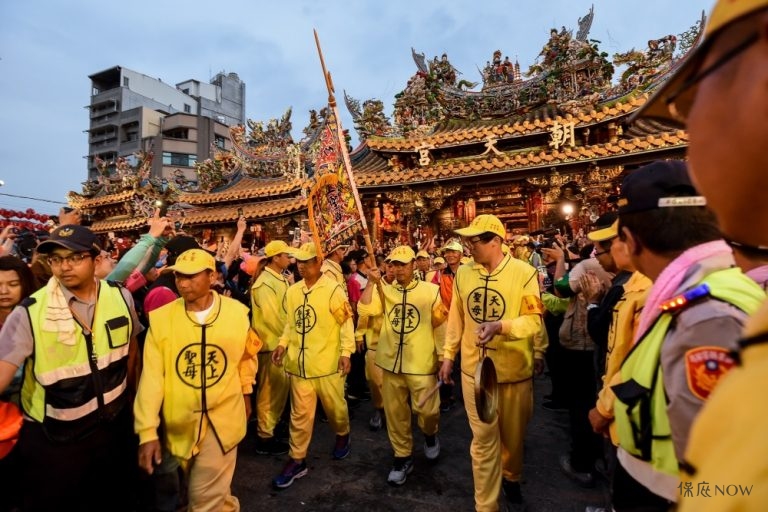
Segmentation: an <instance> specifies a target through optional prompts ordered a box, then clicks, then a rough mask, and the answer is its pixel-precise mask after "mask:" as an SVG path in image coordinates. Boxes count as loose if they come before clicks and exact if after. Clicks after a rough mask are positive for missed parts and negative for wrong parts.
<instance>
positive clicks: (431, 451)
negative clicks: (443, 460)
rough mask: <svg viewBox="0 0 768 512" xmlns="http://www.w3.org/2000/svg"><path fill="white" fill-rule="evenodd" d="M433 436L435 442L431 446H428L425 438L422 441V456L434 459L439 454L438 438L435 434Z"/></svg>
mask: <svg viewBox="0 0 768 512" xmlns="http://www.w3.org/2000/svg"><path fill="white" fill-rule="evenodd" d="M433 437H434V439H435V443H434V444H433V445H432V446H429V443H427V441H426V440H425V441H424V456H425V457H426V458H427V459H429V460H435V459H437V458H438V457H439V456H440V438H439V437H437V434H435V435H434V436H433Z"/></svg>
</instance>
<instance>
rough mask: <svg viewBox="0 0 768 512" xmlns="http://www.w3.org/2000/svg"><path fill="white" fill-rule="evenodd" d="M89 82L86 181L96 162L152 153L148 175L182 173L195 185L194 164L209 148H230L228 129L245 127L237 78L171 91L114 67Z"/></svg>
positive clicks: (242, 89) (186, 85) (233, 75)
mask: <svg viewBox="0 0 768 512" xmlns="http://www.w3.org/2000/svg"><path fill="white" fill-rule="evenodd" d="M89 78H90V80H91V102H90V104H89V105H88V107H87V108H88V110H89V119H90V124H89V128H88V130H87V133H88V155H87V162H88V163H87V167H88V179H89V180H90V179H94V178H95V177H96V173H97V170H96V159H97V158H100V159H102V160H105V161H108V162H109V161H114V160H115V159H117V158H118V157H127V158H132V155H133V154H134V153H135V152H136V151H138V150H145V151H149V150H151V151H153V152H154V154H155V158H154V160H153V163H152V175H153V176H156V177H161V178H168V179H171V178H172V177H174V176H177V175H178V174H179V173H181V174H183V175H184V177H185V178H186V179H188V180H192V181H194V180H196V176H195V172H194V165H195V163H196V162H198V161H201V160H204V159H206V158H209V157H210V156H211V155H212V150H211V148H212V146H216V147H219V148H223V149H229V148H230V147H231V141H230V140H229V126H231V125H235V124H243V123H245V83H243V82H242V81H241V80H240V78H239V77H238V76H237V74H236V73H218V74H217V75H216V76H214V77H213V78H212V79H211V81H210V83H204V82H200V81H198V80H191V79H190V80H186V81H184V82H180V83H178V84H176V85H175V86H174V85H170V84H166V83H165V82H163V81H162V80H161V79H159V78H153V77H150V76H147V75H144V74H142V73H138V72H136V71H132V70H130V69H127V68H124V67H122V66H115V67H112V68H109V69H106V70H104V71H100V72H98V73H95V74H93V75H90V76H89Z"/></svg>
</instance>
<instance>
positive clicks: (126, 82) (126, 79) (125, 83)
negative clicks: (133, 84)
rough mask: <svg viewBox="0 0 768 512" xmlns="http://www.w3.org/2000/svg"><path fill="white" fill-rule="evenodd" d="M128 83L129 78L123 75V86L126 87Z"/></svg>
mask: <svg viewBox="0 0 768 512" xmlns="http://www.w3.org/2000/svg"><path fill="white" fill-rule="evenodd" d="M129 84H130V80H129V79H128V77H127V76H124V77H123V87H128V86H129Z"/></svg>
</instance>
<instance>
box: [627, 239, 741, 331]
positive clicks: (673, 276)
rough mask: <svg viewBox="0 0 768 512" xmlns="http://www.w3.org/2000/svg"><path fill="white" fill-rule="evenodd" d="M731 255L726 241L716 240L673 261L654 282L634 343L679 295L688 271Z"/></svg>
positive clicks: (692, 248)
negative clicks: (663, 306)
mask: <svg viewBox="0 0 768 512" xmlns="http://www.w3.org/2000/svg"><path fill="white" fill-rule="evenodd" d="M730 254H733V253H732V252H731V248H730V247H728V245H727V244H726V243H725V242H724V241H722V240H715V241H714V242H707V243H704V244H701V245H696V246H694V247H691V248H690V249H688V250H687V251H685V252H684V253H682V254H681V255H680V256H678V257H677V258H675V259H674V260H672V261H671V262H670V263H669V265H667V266H666V267H665V268H664V270H662V272H661V274H659V277H657V278H656V280H655V281H654V282H653V287H651V291H650V293H649V294H648V299H647V300H646V301H645V306H644V307H643V311H642V312H641V313H640V324H639V326H638V328H637V330H636V331H635V339H634V341H633V343H637V342H638V340H640V338H641V337H642V336H643V335H644V334H645V331H647V330H648V328H649V327H651V325H652V324H653V322H654V321H656V318H658V316H659V315H660V314H661V305H662V304H663V303H664V302H665V301H667V300H670V299H672V298H673V297H674V296H675V295H676V294H677V293H679V292H678V289H679V288H680V285H682V284H683V281H684V280H685V278H686V277H688V270H689V269H690V268H691V267H692V266H693V265H695V264H696V263H698V262H699V261H701V260H703V259H706V258H711V257H713V256H722V255H726V256H727V255H730Z"/></svg>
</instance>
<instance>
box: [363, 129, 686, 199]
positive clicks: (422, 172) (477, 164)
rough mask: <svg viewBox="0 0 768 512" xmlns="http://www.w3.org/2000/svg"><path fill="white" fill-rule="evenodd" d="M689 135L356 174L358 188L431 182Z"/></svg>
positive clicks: (649, 148) (639, 149) (640, 150)
mask: <svg viewBox="0 0 768 512" xmlns="http://www.w3.org/2000/svg"><path fill="white" fill-rule="evenodd" d="M687 143H688V134H687V133H686V132H684V131H677V132H665V133H660V134H651V135H647V136H645V137H635V138H633V139H622V140H619V141H617V142H608V143H605V144H596V145H590V146H574V147H563V148H560V149H556V150H552V151H540V152H538V153H534V152H532V151H531V152H528V153H521V152H518V153H515V154H514V155H504V156H495V157H493V158H475V159H472V160H462V161H458V160H457V161H450V162H447V163H440V164H436V165H428V166H425V167H416V168H411V169H402V170H393V169H387V170H381V171H372V172H367V173H356V175H355V177H356V181H357V185H358V186H359V187H360V188H363V189H364V188H366V187H377V186H397V185H408V184H413V183H420V182H432V181H435V180H441V179H453V178H465V177H472V176H481V175H484V174H489V173H497V172H507V171H514V170H523V169H527V168H538V167H551V166H555V165H563V164H571V163H578V162H585V161H597V160H601V159H605V158H613V157H622V156H627V155H630V154H631V155H642V154H644V153H652V152H655V151H659V150H665V149H674V148H676V147H680V148H682V147H685V146H686V145H687Z"/></svg>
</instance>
